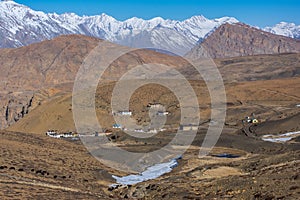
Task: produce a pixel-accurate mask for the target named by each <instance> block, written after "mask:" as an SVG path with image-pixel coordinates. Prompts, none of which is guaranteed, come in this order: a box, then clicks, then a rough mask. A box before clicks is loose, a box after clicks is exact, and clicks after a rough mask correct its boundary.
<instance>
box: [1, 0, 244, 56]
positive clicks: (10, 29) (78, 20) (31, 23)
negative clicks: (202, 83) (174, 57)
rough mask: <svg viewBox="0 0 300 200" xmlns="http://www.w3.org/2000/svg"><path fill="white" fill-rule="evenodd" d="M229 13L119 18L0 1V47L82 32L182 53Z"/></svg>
mask: <svg viewBox="0 0 300 200" xmlns="http://www.w3.org/2000/svg"><path fill="white" fill-rule="evenodd" d="M236 22H238V21H237V20H236V19H235V18H232V17H223V18H220V19H214V20H209V19H207V18H205V17H203V16H194V17H191V18H190V19H187V20H184V21H176V20H168V19H167V20H165V19H162V18H160V17H156V18H153V19H150V20H143V19H140V18H136V17H134V18H131V19H128V20H126V21H118V20H116V19H114V18H113V17H111V16H108V15H106V14H101V15H96V16H82V17H81V16H78V15H76V14H74V13H66V14H61V15H58V14H55V13H50V14H46V13H43V12H40V11H34V10H32V9H30V8H29V7H27V6H24V5H20V4H18V3H16V2H14V1H0V38H1V42H0V47H2V48H11V47H20V46H24V45H28V44H31V43H34V42H39V41H42V40H45V39H51V38H53V37H56V36H58V35H62V34H84V35H88V36H94V37H97V38H101V39H105V40H109V41H111V42H115V43H119V44H123V45H128V46H133V47H139V48H140V47H148V48H156V49H163V50H168V51H171V52H173V53H176V54H180V55H183V54H184V53H186V52H187V51H189V50H190V49H191V48H192V47H193V46H194V45H195V44H196V43H197V42H198V41H199V40H200V39H202V38H203V37H204V36H205V35H206V34H207V33H208V32H210V31H211V30H213V29H215V28H216V27H218V26H220V25H222V24H224V23H236Z"/></svg>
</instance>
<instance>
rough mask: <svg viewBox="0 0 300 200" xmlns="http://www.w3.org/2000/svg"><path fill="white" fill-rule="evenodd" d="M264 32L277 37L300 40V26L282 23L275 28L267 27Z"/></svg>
mask: <svg viewBox="0 0 300 200" xmlns="http://www.w3.org/2000/svg"><path fill="white" fill-rule="evenodd" d="M263 30H264V31H267V32H270V33H273V34H277V35H283V36H287V37H291V38H296V39H300V25H298V26H297V25H296V24H294V23H288V22H280V23H278V24H276V25H275V26H273V27H265V28H264V29H263Z"/></svg>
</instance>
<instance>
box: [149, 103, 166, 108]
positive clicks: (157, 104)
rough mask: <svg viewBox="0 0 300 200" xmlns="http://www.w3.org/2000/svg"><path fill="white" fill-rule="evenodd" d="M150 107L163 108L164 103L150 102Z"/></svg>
mask: <svg viewBox="0 0 300 200" xmlns="http://www.w3.org/2000/svg"><path fill="white" fill-rule="evenodd" d="M148 107H150V108H161V107H163V105H162V104H160V103H154V104H152V103H150V104H148Z"/></svg>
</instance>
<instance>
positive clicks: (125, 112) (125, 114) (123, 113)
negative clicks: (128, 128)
mask: <svg viewBox="0 0 300 200" xmlns="http://www.w3.org/2000/svg"><path fill="white" fill-rule="evenodd" d="M118 114H119V115H123V116H131V115H132V112H131V111H119V112H118Z"/></svg>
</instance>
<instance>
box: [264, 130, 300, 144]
mask: <svg viewBox="0 0 300 200" xmlns="http://www.w3.org/2000/svg"><path fill="white" fill-rule="evenodd" d="M298 135H300V131H296V132H288V133H284V134H280V135H264V136H263V137H262V140H263V141H267V142H287V141H290V140H291V139H293V138H294V137H296V136H298Z"/></svg>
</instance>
